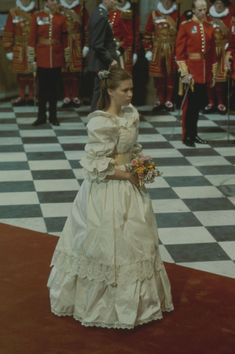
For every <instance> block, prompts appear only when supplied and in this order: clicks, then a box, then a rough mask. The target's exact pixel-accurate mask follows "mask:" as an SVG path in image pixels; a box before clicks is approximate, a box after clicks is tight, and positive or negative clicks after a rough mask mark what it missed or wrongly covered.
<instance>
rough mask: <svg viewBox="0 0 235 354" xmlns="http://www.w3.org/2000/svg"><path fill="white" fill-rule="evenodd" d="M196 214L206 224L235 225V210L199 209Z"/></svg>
mask: <svg viewBox="0 0 235 354" xmlns="http://www.w3.org/2000/svg"><path fill="white" fill-rule="evenodd" d="M194 214H195V216H196V217H197V218H198V220H199V221H200V222H201V223H202V225H204V226H223V225H234V220H235V210H217V211H206V212H203V211H197V212H194Z"/></svg>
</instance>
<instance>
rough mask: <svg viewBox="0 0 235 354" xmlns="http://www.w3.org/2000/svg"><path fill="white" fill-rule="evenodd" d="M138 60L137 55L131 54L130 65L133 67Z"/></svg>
mask: <svg viewBox="0 0 235 354" xmlns="http://www.w3.org/2000/svg"><path fill="white" fill-rule="evenodd" d="M137 59H138V55H137V54H136V53H134V54H133V56H132V64H133V65H135V63H136V62H137Z"/></svg>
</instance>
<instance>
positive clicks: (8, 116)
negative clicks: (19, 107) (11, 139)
mask: <svg viewBox="0 0 235 354" xmlns="http://www.w3.org/2000/svg"><path fill="white" fill-rule="evenodd" d="M1 119H9V123H10V120H11V119H15V114H14V113H13V112H1V115H0V122H1Z"/></svg>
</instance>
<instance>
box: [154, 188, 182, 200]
mask: <svg viewBox="0 0 235 354" xmlns="http://www.w3.org/2000/svg"><path fill="white" fill-rule="evenodd" d="M148 191H149V193H150V196H151V198H152V199H178V198H179V197H178V195H177V194H176V193H175V192H174V191H173V190H172V189H171V188H149V190H148Z"/></svg>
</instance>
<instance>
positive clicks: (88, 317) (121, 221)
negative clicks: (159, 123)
mask: <svg viewBox="0 0 235 354" xmlns="http://www.w3.org/2000/svg"><path fill="white" fill-rule="evenodd" d="M138 125H139V115H138V112H137V110H136V109H135V108H134V107H133V106H132V105H129V106H128V107H125V108H123V111H122V116H120V117H117V116H112V115H110V114H109V113H106V112H103V111H95V112H93V113H91V114H90V120H89V123H88V126H87V128H88V143H87V144H86V147H85V151H86V155H85V157H84V158H82V159H81V161H80V162H81V165H82V166H83V168H84V172H85V179H84V181H83V183H82V185H81V187H80V190H79V192H78V194H77V196H76V198H75V200H74V203H73V206H72V209H71V212H70V215H69V216H68V219H67V221H66V223H65V226H64V229H63V232H62V234H61V236H60V238H59V241H58V243H57V246H56V249H55V252H54V255H53V258H52V262H51V265H52V270H51V273H50V276H49V280H48V287H49V292H50V301H51V310H52V312H53V313H54V314H56V315H58V316H73V317H74V318H75V319H76V320H79V321H80V322H81V323H82V324H83V325H85V326H97V327H106V328H122V329H131V328H134V327H135V326H137V325H141V324H144V323H147V322H150V321H152V320H157V319H161V318H162V316H163V315H162V313H163V311H172V310H173V304H172V297H171V288H170V283H169V279H168V276H167V273H166V270H165V268H164V265H163V263H162V260H161V258H160V255H159V248H158V232H157V225H156V220H155V216H154V213H153V209H152V205H151V200H150V198H149V195H148V193H147V192H145V191H139V190H138V189H137V188H136V187H135V186H133V185H132V184H131V183H130V182H129V181H125V180H108V179H105V177H106V176H107V175H112V174H113V173H114V169H115V168H121V169H123V168H124V165H125V163H127V162H129V161H130V159H131V158H132V157H134V156H136V154H138V152H139V151H140V146H139V145H138V144H137V136H138Z"/></svg>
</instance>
